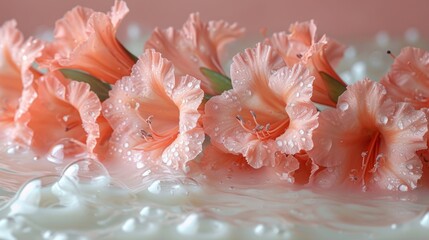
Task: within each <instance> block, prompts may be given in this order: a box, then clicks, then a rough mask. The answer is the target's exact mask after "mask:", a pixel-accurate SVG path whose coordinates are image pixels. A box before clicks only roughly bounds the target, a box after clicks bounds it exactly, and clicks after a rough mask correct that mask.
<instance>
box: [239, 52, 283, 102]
mask: <svg viewBox="0 0 429 240" xmlns="http://www.w3.org/2000/svg"><path fill="white" fill-rule="evenodd" d="M284 66H285V64H284V62H283V60H282V58H281V57H280V56H279V55H278V54H277V52H276V51H274V49H273V48H271V47H270V46H267V45H263V44H258V45H257V46H256V48H248V49H246V50H245V51H244V52H243V53H239V54H237V55H235V56H234V58H233V63H232V64H231V80H232V86H233V88H234V91H237V92H239V93H240V94H242V93H246V94H247V95H252V96H254V94H258V96H257V98H261V99H263V100H264V101H265V102H269V101H272V98H271V96H269V95H265V94H264V93H267V92H270V91H271V90H270V88H269V86H268V80H269V78H270V76H271V74H272V72H273V71H275V70H278V69H280V68H282V67H284ZM249 91H250V94H249ZM252 91H253V92H252ZM255 98H256V97H255ZM255 107H256V106H255Z"/></svg>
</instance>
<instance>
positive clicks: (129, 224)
mask: <svg viewBox="0 0 429 240" xmlns="http://www.w3.org/2000/svg"><path fill="white" fill-rule="evenodd" d="M135 229H136V219H135V218H129V219H127V220H126V221H125V223H124V224H123V225H122V231H124V232H133V231H134V230H135Z"/></svg>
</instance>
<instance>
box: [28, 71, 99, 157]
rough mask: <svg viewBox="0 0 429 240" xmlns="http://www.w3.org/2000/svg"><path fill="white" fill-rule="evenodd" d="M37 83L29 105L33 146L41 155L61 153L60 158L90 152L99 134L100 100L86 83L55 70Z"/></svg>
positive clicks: (89, 153) (91, 152)
mask: <svg viewBox="0 0 429 240" xmlns="http://www.w3.org/2000/svg"><path fill="white" fill-rule="evenodd" d="M36 84H37V94H38V97H37V98H36V100H35V101H34V103H33V104H32V105H31V107H30V108H29V113H30V114H31V119H30V121H29V123H28V126H29V128H30V129H31V131H32V135H33V136H32V143H31V147H32V149H33V150H34V151H35V152H36V153H37V154H41V155H45V154H54V155H56V154H60V156H59V157H60V158H63V157H68V156H71V157H72V156H73V155H76V154H88V155H90V156H91V155H92V154H93V150H94V147H95V146H96V144H97V138H98V137H99V136H100V130H99V126H98V124H97V123H96V120H97V118H98V116H99V115H100V112H101V103H100V100H99V99H98V97H97V95H96V94H95V93H93V92H91V91H90V90H89V85H88V84H86V83H81V82H76V81H69V80H67V79H65V78H62V77H61V76H58V75H57V76H55V75H54V74H48V75H46V76H43V77H41V78H39V79H37V81H36ZM65 155H68V156H65ZM53 157H54V158H56V157H58V156H53ZM48 159H49V156H48ZM59 160H61V159H59ZM53 161H56V160H55V159H54V160H53Z"/></svg>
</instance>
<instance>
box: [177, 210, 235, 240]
mask: <svg viewBox="0 0 429 240" xmlns="http://www.w3.org/2000/svg"><path fill="white" fill-rule="evenodd" d="M176 230H177V232H179V233H180V234H182V235H186V236H192V237H193V238H195V239H229V237H228V234H227V233H228V226H227V225H226V224H225V223H223V222H220V221H216V220H210V219H206V218H202V217H201V216H200V215H198V214H196V213H192V214H190V215H188V216H187V217H186V218H185V220H184V221H183V222H182V223H180V224H179V225H177V227H176Z"/></svg>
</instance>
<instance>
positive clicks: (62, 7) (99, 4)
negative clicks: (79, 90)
mask: <svg viewBox="0 0 429 240" xmlns="http://www.w3.org/2000/svg"><path fill="white" fill-rule="evenodd" d="M112 3H113V0H112V1H106V0H94V1H84V0H74V1H59V0H37V1H33V0H25V1H2V3H1V6H0V22H4V21H6V20H8V19H11V18H15V19H17V21H18V26H19V28H20V29H21V30H22V31H23V32H24V33H25V35H26V36H28V35H30V34H34V33H35V32H36V31H38V30H40V29H46V28H53V26H54V22H55V20H56V19H59V18H61V17H62V16H63V14H64V13H65V12H66V11H67V10H69V9H71V8H72V7H73V6H75V5H83V6H87V7H91V8H94V9H96V10H99V11H107V10H108V9H110V6H111V5H112ZM127 3H128V6H129V8H130V13H129V15H128V16H127V17H126V20H125V22H124V23H125V24H127V23H138V24H140V25H141V26H144V27H145V29H147V30H148V31H149V30H150V29H152V28H153V27H155V26H160V27H162V28H164V27H167V26H174V27H179V26H181V25H182V23H183V22H184V21H185V20H186V18H187V16H188V15H189V13H191V12H195V11H199V12H200V13H201V17H202V19H203V20H217V19H225V20H227V21H230V22H234V21H235V22H238V23H239V24H240V25H241V26H244V27H246V29H247V32H248V34H249V35H251V36H252V35H253V36H254V35H255V34H258V32H259V29H260V28H262V27H267V29H268V33H272V32H275V31H281V30H287V28H288V26H289V24H290V23H292V22H295V21H302V20H309V19H312V18H313V19H314V20H315V21H316V24H317V25H318V26H319V29H320V30H319V33H327V34H328V35H329V36H332V37H334V38H337V39H341V40H351V39H354V40H359V39H361V38H363V37H365V36H371V37H372V36H374V34H376V33H377V32H378V31H380V30H386V31H387V32H388V33H389V34H391V35H393V36H397V35H400V34H401V35H402V34H403V33H404V31H405V30H406V29H408V28H410V27H415V28H416V29H418V30H419V32H420V33H421V35H422V36H424V37H426V38H427V37H428V36H429V28H428V27H429V24H428V20H429V17H428V16H429V14H428V13H429V11H428V10H429V3H428V2H427V1H426V0H408V1H403V0H390V1H389V0H378V1H376V0H373V1H369V0H363V1H347V0H325V1H309V0H294V1H291V0H284V1H281V0H272V1H269V0H265V1H256V0H248V1H232V0H211V1H209V0H168V1H136V0H134V1H131V0H129V1H127ZM124 29H125V27H123V28H122V30H121V31H124Z"/></svg>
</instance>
